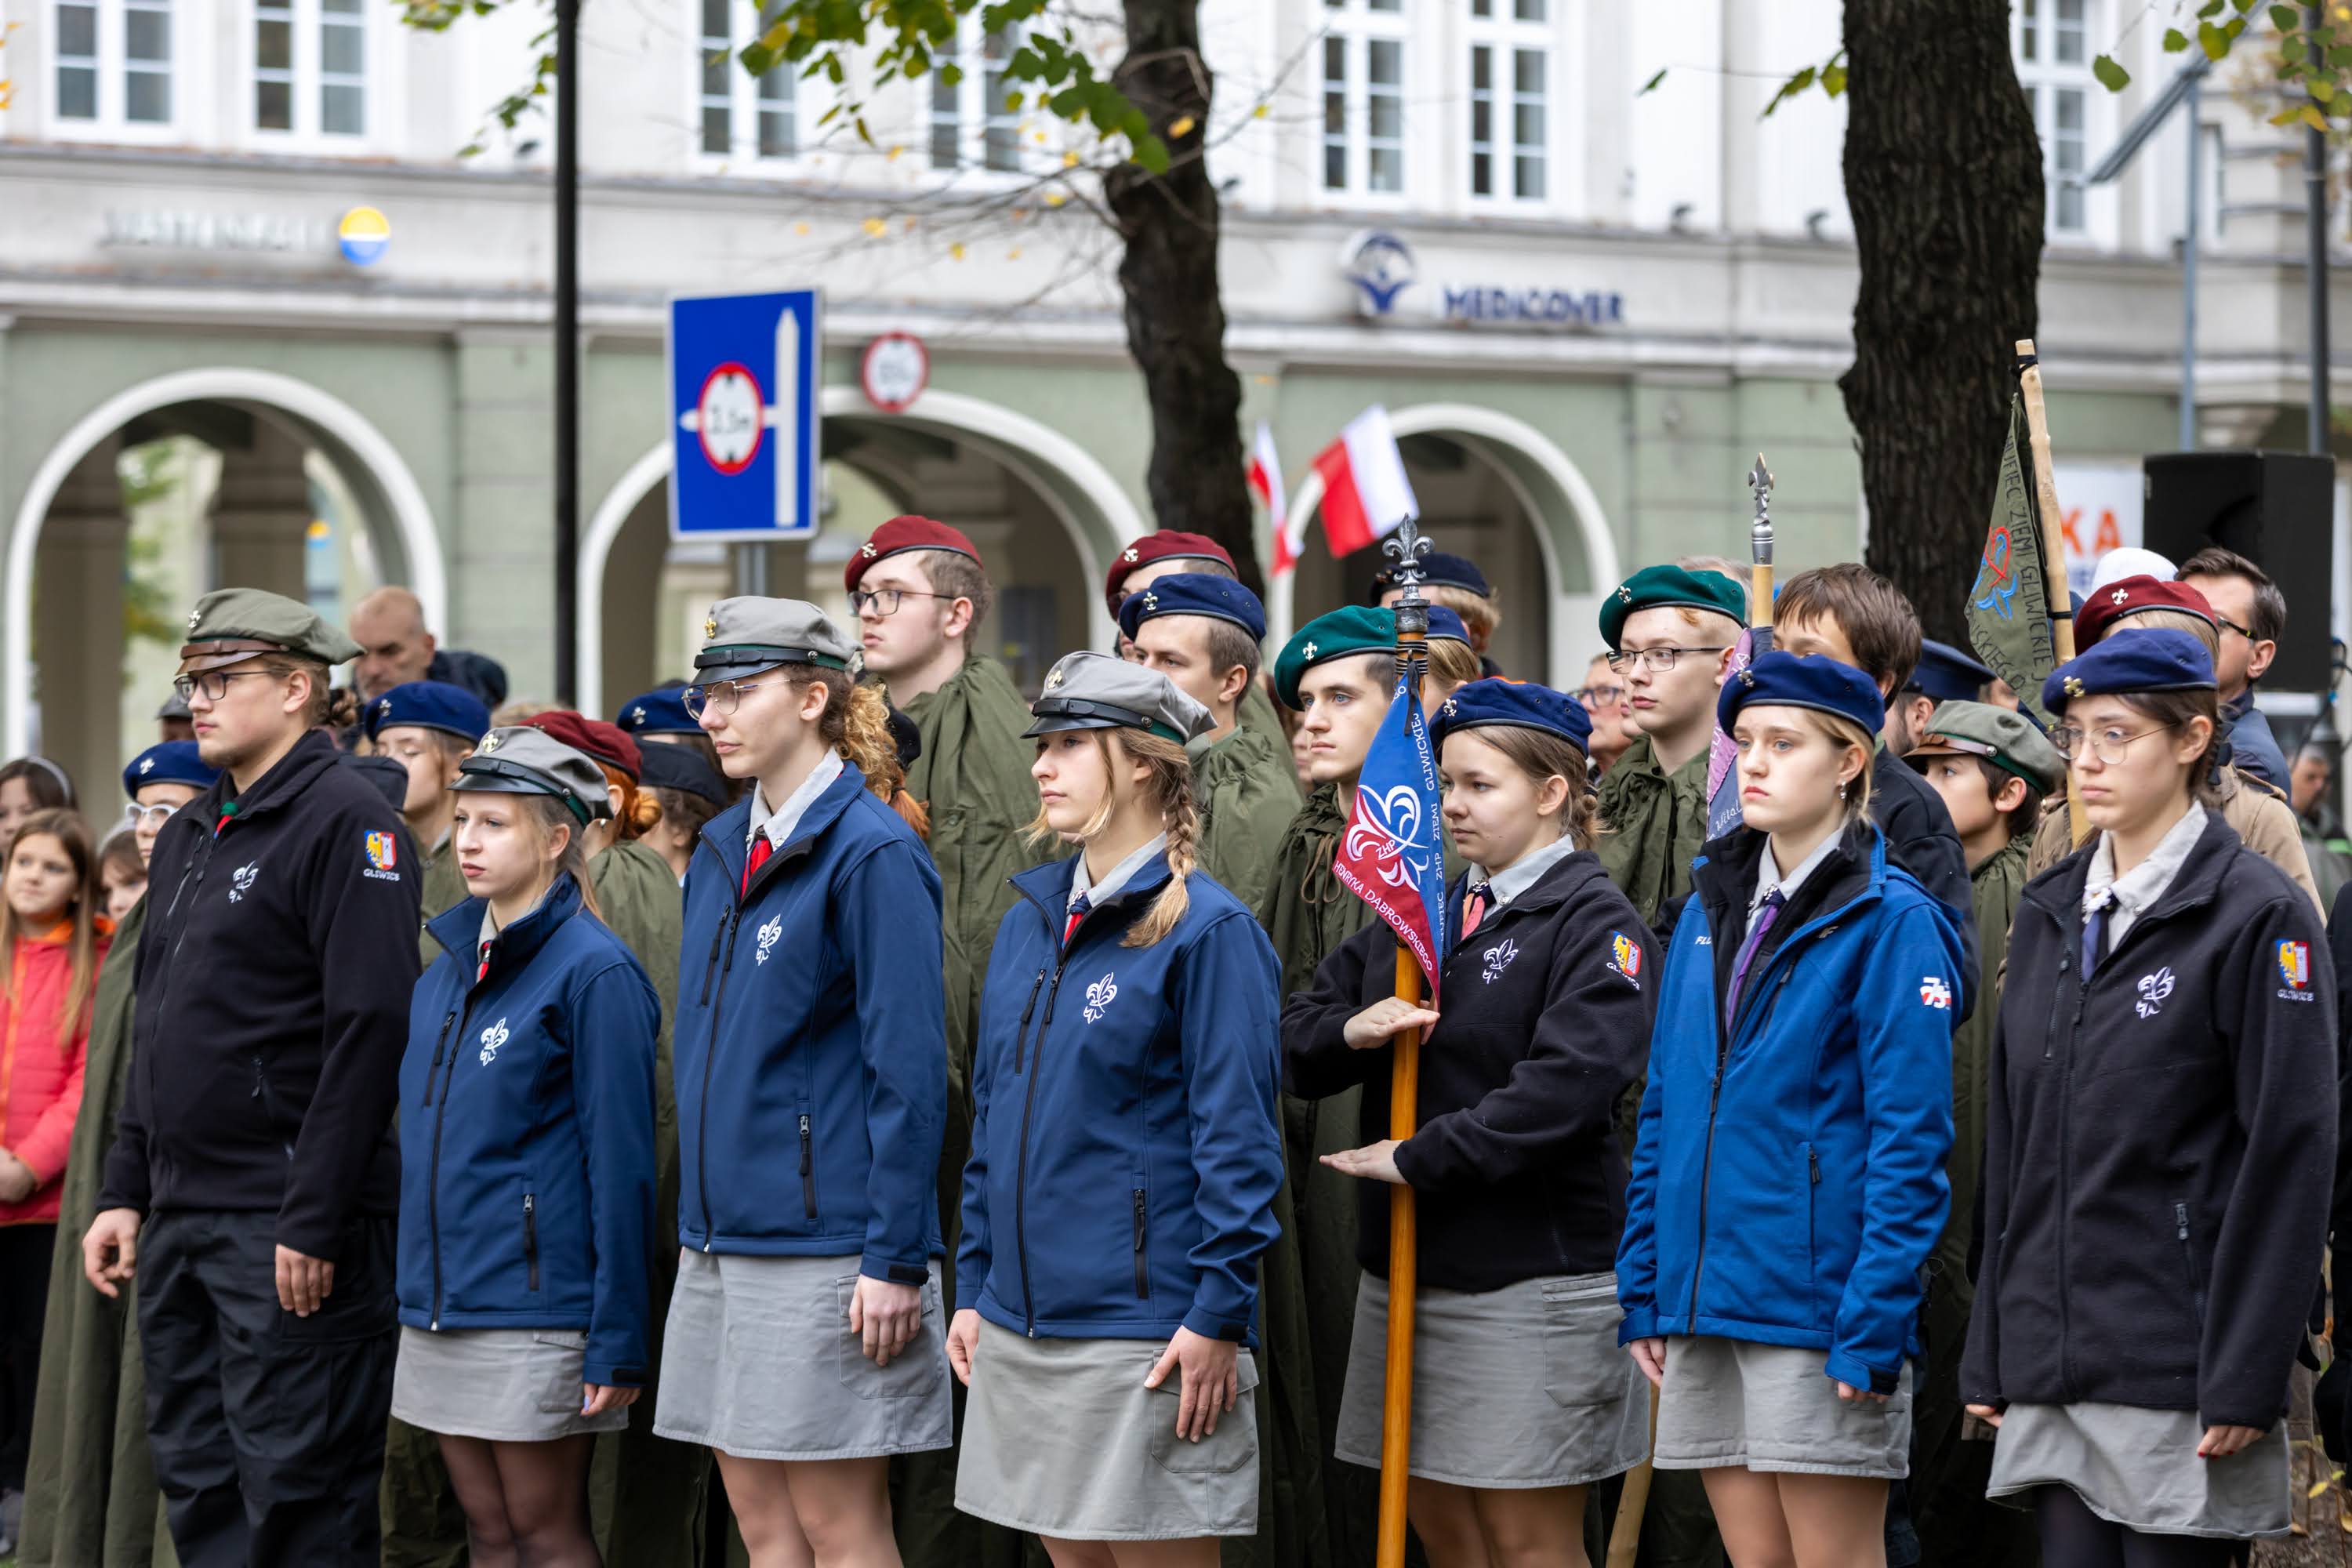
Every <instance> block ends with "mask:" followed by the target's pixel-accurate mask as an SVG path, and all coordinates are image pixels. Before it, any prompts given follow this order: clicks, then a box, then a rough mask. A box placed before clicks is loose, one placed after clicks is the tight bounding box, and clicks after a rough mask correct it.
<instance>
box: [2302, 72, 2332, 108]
mask: <svg viewBox="0 0 2352 1568" xmlns="http://www.w3.org/2000/svg"><path fill="white" fill-rule="evenodd" d="M2304 90H2305V91H2306V92H2308V93H2310V94H2311V96H2312V100H2313V101H2314V102H2317V103H2333V102H2334V101H2335V100H2336V84H2335V83H2334V82H2332V81H2329V80H2328V79H2326V77H2323V76H2315V77H2313V78H2312V79H2310V80H2309V81H2307V82H2305V83H2304Z"/></svg>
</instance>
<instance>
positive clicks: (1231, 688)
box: [1217, 664, 1250, 704]
mask: <svg viewBox="0 0 2352 1568" xmlns="http://www.w3.org/2000/svg"><path fill="white" fill-rule="evenodd" d="M1249 684H1250V675H1249V666H1247V665H1245V664H1237V665H1234V666H1233V667H1232V668H1229V669H1227V670H1226V671H1225V678H1224V679H1223V680H1221V681H1219V682H1218V683H1217V700H1218V701H1220V702H1232V703H1235V704H1238V703H1239V702H1240V701H1241V700H1242V698H1243V697H1244V695H1245V694H1246V693H1247V692H1248V690H1249Z"/></svg>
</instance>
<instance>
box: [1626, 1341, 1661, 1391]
mask: <svg viewBox="0 0 2352 1568" xmlns="http://www.w3.org/2000/svg"><path fill="white" fill-rule="evenodd" d="M1625 1348H1626V1349H1627V1350H1629V1351H1631V1352H1633V1364H1634V1365H1635V1366H1638V1367H1640V1368H1641V1369H1642V1375H1643V1377H1646V1378H1648V1379H1649V1380H1650V1386H1651V1387H1652V1388H1664V1386H1665V1385H1666V1342H1665V1341H1664V1339H1658V1338H1653V1339H1646V1340H1634V1341H1632V1342H1629V1343H1628V1344H1627V1345H1626V1346H1625Z"/></svg>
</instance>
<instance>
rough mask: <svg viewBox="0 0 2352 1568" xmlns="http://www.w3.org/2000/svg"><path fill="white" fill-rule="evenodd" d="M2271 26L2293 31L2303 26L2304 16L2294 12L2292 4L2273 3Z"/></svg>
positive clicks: (2285, 31) (2280, 29) (2286, 31)
mask: <svg viewBox="0 0 2352 1568" xmlns="http://www.w3.org/2000/svg"><path fill="white" fill-rule="evenodd" d="M2271 26H2273V27H2276V28H2277V29H2278V30H2279V31H2280V32H2282V33H2292V32H2294V30H2295V29H2296V28H2297V27H2300V26H2303V18H2302V17H2300V16H2296V15H2295V14H2294V6H2292V5H2273V6H2272V7H2271Z"/></svg>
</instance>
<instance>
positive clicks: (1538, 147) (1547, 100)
mask: <svg viewBox="0 0 2352 1568" xmlns="http://www.w3.org/2000/svg"><path fill="white" fill-rule="evenodd" d="M1552 4H1553V0H1470V28H1469V37H1470V195H1472V197H1473V198H1475V199H1477V200H1481V201H1503V202H1528V203H1538V202H1546V201H1549V199H1550V197H1551V70H1552V58H1553V51H1552V48H1551V47H1550V46H1551V43H1552V17H1551V10H1552Z"/></svg>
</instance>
